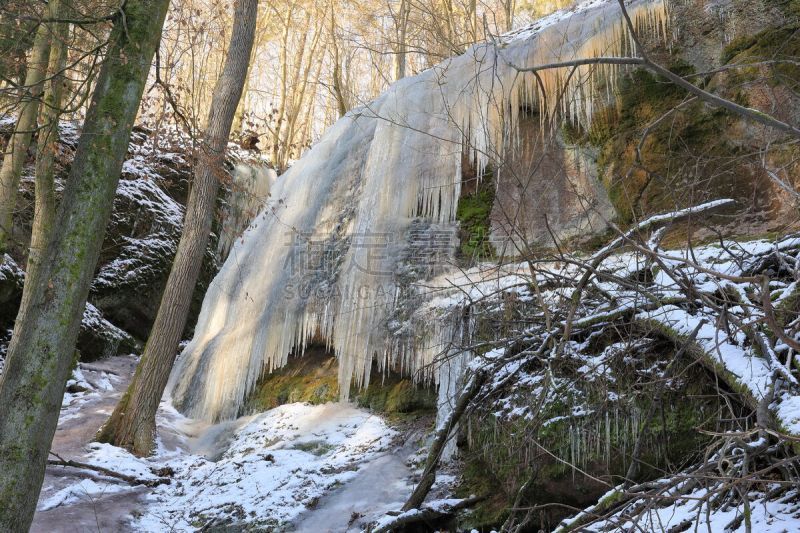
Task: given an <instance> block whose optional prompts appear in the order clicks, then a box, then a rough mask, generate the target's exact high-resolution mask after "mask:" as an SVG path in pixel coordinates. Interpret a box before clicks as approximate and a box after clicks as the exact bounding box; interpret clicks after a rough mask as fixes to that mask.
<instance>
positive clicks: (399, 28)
mask: <svg viewBox="0 0 800 533" xmlns="http://www.w3.org/2000/svg"><path fill="white" fill-rule="evenodd" d="M410 1H411V0H400V11H399V13H398V14H397V18H396V22H395V24H396V34H397V45H396V46H397V50H396V51H395V59H394V79H395V81H397V80H400V79H403V78H405V77H406V56H407V53H408V50H407V48H408V47H407V43H406V41H407V33H408V16H409V11H410V10H411V6H410Z"/></svg>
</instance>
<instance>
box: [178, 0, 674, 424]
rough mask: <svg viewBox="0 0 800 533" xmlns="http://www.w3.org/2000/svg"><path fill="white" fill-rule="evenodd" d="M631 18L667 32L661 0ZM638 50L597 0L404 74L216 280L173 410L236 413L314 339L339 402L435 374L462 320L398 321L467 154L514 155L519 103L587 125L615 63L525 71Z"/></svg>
mask: <svg viewBox="0 0 800 533" xmlns="http://www.w3.org/2000/svg"><path fill="white" fill-rule="evenodd" d="M628 10H629V14H630V15H631V18H632V20H633V22H634V24H635V25H636V26H637V27H638V28H639V30H641V31H642V32H647V33H648V34H649V35H656V36H663V37H666V29H665V28H666V26H667V18H668V17H667V9H666V6H665V4H664V1H663V0H638V1H633V2H630V3H629V5H628ZM632 53H633V44H632V39H631V36H630V35H629V33H628V31H627V30H626V26H625V24H624V23H623V19H622V17H621V12H620V9H619V6H618V4H617V3H616V2H614V1H604V0H592V1H590V2H587V3H585V4H582V5H581V6H579V7H578V8H575V9H573V10H572V11H565V12H560V13H557V14H555V15H552V16H550V17H547V18H546V19H543V20H541V21H539V22H538V23H536V24H535V25H534V26H533V27H531V28H528V29H526V30H523V31H518V32H515V33H513V34H509V35H507V36H505V37H503V38H500V39H499V40H495V41H493V42H489V43H483V44H479V45H476V46H473V47H472V48H470V49H469V50H468V51H467V52H466V53H465V54H464V55H462V56H459V57H456V58H453V59H450V60H448V61H445V62H443V63H441V64H439V65H437V66H436V67H434V68H431V69H429V70H427V71H424V72H422V73H421V74H419V75H417V76H415V77H410V78H405V79H402V80H400V81H398V82H397V83H395V84H394V85H392V86H391V87H390V88H389V89H388V90H387V91H386V92H385V93H384V94H382V95H381V96H380V97H378V98H377V99H375V100H374V101H373V102H371V103H369V104H367V105H365V106H362V107H360V108H357V109H355V110H353V111H351V112H349V113H348V114H347V115H346V116H345V117H343V118H341V119H340V120H339V121H338V122H337V123H336V124H334V125H333V126H332V127H331V128H330V129H329V130H328V131H327V132H326V133H325V135H323V136H322V138H321V139H320V141H319V142H318V143H317V144H316V145H315V146H314V147H313V148H312V149H311V150H310V151H309V152H308V153H307V154H305V156H304V157H302V158H301V159H300V160H299V161H298V162H297V163H296V164H295V165H294V166H292V167H291V168H290V169H289V170H288V171H287V172H286V173H285V174H284V175H283V176H282V177H281V178H280V179H279V180H278V181H277V182H276V183H275V185H274V187H273V189H272V191H271V197H270V200H269V202H268V203H267V204H266V206H265V208H264V211H263V212H262V214H261V215H259V217H258V218H257V219H256V220H255V221H254V222H253V223H252V225H251V226H250V228H249V229H248V230H247V231H246V233H245V235H244V237H243V239H241V240H239V241H237V242H236V243H235V244H234V246H233V249H232V250H231V252H230V256H229V257H228V259H227V261H226V262H225V264H224V266H223V268H222V270H221V271H220V273H219V274H218V276H217V277H216V278H215V280H214V282H213V283H212V284H211V287H210V288H209V290H208V293H207V295H206V298H205V301H204V302H203V308H202V312H201V315H200V318H199V320H198V325H197V328H196V330H195V331H196V333H195V337H194V339H193V340H192V341H191V343H190V344H189V345H188V346H187V347H186V349H185V350H184V352H183V354H182V356H181V358H180V359H179V362H178V364H177V365H176V368H175V371H174V372H173V376H172V382H171V383H172V388H171V393H172V397H173V401H174V402H175V404H176V406H178V407H179V408H180V409H181V410H182V411H184V412H185V413H186V414H188V415H190V416H193V417H196V418H206V419H210V420H218V419H221V418H231V417H234V416H236V415H237V414H238V412H239V411H240V409H241V405H242V403H243V401H244V399H245V398H246V395H247V394H248V393H249V391H250V390H251V389H252V387H253V386H254V385H255V383H256V381H257V380H258V379H259V377H260V376H262V375H263V374H264V373H265V372H270V371H272V370H274V369H276V368H279V367H281V366H282V365H284V364H285V363H286V360H287V358H288V356H289V354H290V353H291V352H293V351H294V352H301V351H302V349H303V347H304V346H305V345H306V343H308V342H309V341H310V340H312V339H314V338H316V339H319V340H321V341H324V342H325V343H327V344H328V345H329V346H330V347H331V348H332V349H333V350H334V352H335V353H336V355H337V357H338V360H339V384H340V390H341V391H342V394H343V396H346V395H347V393H348V391H349V389H350V386H351V383H352V382H353V379H355V384H356V385H366V384H367V383H368V382H369V378H370V371H371V370H372V367H373V363H374V364H376V365H377V367H378V369H379V370H382V369H384V368H387V367H388V366H392V367H396V368H400V369H402V370H403V371H404V372H406V373H409V374H412V375H420V371H423V370H427V371H428V372H427V375H429V376H430V375H432V373H431V372H430V369H431V368H433V366H432V363H435V359H436V358H437V356H439V355H441V354H442V353H446V352H447V349H446V347H447V345H448V344H449V341H450V340H451V338H452V335H453V334H454V333H456V332H457V330H459V329H460V328H458V327H456V326H457V322H458V321H457V320H456V321H455V324H451V323H444V324H442V325H432V326H434V327H433V328H432V329H434V330H435V331H432V332H430V333H429V334H428V335H424V336H423V335H421V334H420V333H418V332H417V331H414V330H413V328H405V327H404V326H403V324H402V322H401V321H398V320H396V318H395V315H396V314H397V312H398V309H402V307H403V305H408V300H407V299H408V298H409V297H410V296H409V295H411V294H412V293H413V289H412V288H411V284H412V283H413V282H414V281H416V280H419V279H424V278H425V277H426V276H429V275H431V274H433V273H435V267H436V265H433V264H432V263H433V262H434V261H431V259H432V258H433V259H436V258H440V257H442V256H443V257H447V256H448V254H449V253H450V251H451V249H452V246H453V229H454V227H455V225H454V216H455V210H456V206H457V202H458V198H459V195H460V190H461V180H462V160H463V157H462V156H463V155H466V156H467V157H468V159H469V160H470V162H471V163H472V166H473V167H474V168H477V172H478V176H480V175H481V173H482V171H483V169H484V168H486V166H487V165H490V164H491V163H492V161H493V157H494V156H495V154H503V153H504V152H503V151H504V148H507V147H508V146H513V145H514V144H515V142H516V139H515V137H516V131H517V130H516V124H517V121H518V118H519V115H520V108H521V107H522V106H523V105H525V106H528V107H531V108H536V109H538V110H539V114H540V116H541V117H542V125H543V127H545V128H546V127H548V126H549V125H550V124H553V123H555V122H557V121H559V120H571V121H574V122H576V123H581V124H586V123H588V122H589V121H590V119H591V116H592V110H593V108H594V102H595V101H596V100H598V101H601V100H602V101H604V100H606V99H607V98H609V96H610V95H611V93H612V92H613V80H614V77H615V74H616V71H617V69H618V68H620V67H612V66H581V67H577V68H576V69H574V70H573V69H572V68H557V69H551V70H546V71H541V72H539V73H538V75H534V74H531V73H522V72H519V71H518V70H517V69H516V68H515V67H523V68H524V67H529V66H533V65H542V64H548V63H554V62H561V61H568V60H571V59H578V58H586V57H595V56H624V55H630V54H632ZM438 263H439V264H440V263H441V261H439V262H438ZM409 329H410V330H411V332H410V333H409V332H408V330H409ZM433 374H434V377H435V373H433Z"/></svg>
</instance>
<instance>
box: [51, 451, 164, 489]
mask: <svg viewBox="0 0 800 533" xmlns="http://www.w3.org/2000/svg"><path fill="white" fill-rule="evenodd" d="M50 455H52V456H54V457H56V458H57V459H48V460H47V464H48V465H53V466H64V467H71V468H80V469H84V470H93V471H95V472H99V473H101V474H103V475H105V476H108V477H113V478H115V479H119V480H122V481H125V482H126V483H130V484H131V485H134V486H135V485H144V486H146V487H157V486H159V485H169V484H170V483H171V482H172V480H171V479H170V478H168V477H156V478H152V479H145V478H138V477H135V476H129V475H127V474H122V473H120V472H115V471H114V470H111V469H110V468H106V467H104V466H98V465H92V464H89V463H81V462H79V461H73V460H71V459H64V458H63V457H61V456H60V455H58V454H57V453H54V452H50Z"/></svg>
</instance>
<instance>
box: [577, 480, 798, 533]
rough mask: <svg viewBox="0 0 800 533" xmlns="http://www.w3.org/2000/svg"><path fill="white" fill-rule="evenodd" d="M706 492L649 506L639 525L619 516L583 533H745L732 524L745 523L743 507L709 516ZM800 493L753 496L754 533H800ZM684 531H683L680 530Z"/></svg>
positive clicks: (753, 493) (699, 490) (701, 490)
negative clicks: (673, 532) (675, 531)
mask: <svg viewBox="0 0 800 533" xmlns="http://www.w3.org/2000/svg"><path fill="white" fill-rule="evenodd" d="M707 494H708V493H707V491H706V489H697V490H695V491H692V492H690V493H689V494H686V495H684V496H680V497H677V499H676V501H675V503H674V504H672V505H666V506H664V507H659V506H655V505H654V506H648V508H647V509H646V510H645V511H644V515H643V517H641V518H638V520H637V522H636V524H634V523H633V521H631V520H627V519H626V518H625V517H624V516H620V515H619V514H616V515H612V516H611V517H609V518H607V519H605V520H603V521H601V522H598V523H595V524H592V525H591V526H590V527H587V528H582V529H581V530H582V531H598V532H599V531H609V530H610V529H613V530H614V531H669V530H671V528H675V527H677V526H678V525H679V524H689V527H690V528H691V529H686V530H691V531H740V532H744V531H745V530H746V529H745V524H744V522H743V521H742V522H741V523H739V525H738V526H737V527H735V528H730V527H729V524H731V523H734V520H736V519H742V515H743V514H744V507H743V505H741V504H740V505H738V506H731V507H730V508H726V509H715V510H714V511H713V512H709V513H707V512H706V505H708V503H707V502H706V500H705V499H704V497H705V496H706V495H707ZM798 495H799V494H798V491H797V490H796V489H794V490H790V491H789V492H788V493H787V494H784V495H783V496H781V497H780V498H778V499H768V498H766V496H765V494H763V493H761V492H750V493H749V494H748V498H749V500H750V513H751V516H750V521H751V526H752V531H758V532H759V533H788V532H791V531H798V530H800V503H798ZM678 530H680V531H683V530H684V529H678Z"/></svg>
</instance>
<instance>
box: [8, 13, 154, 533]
mask: <svg viewBox="0 0 800 533" xmlns="http://www.w3.org/2000/svg"><path fill="white" fill-rule="evenodd" d="M168 4H169V0H127V1H126V2H125V6H124V13H122V12H120V13H119V14H118V15H117V17H116V18H115V19H114V26H113V29H112V31H111V36H110V38H109V45H108V51H107V54H106V58H105V61H104V63H103V67H102V69H101V72H100V76H99V78H98V81H97V85H96V88H95V91H94V94H93V96H92V102H91V104H90V106H89V110H88V113H87V115H86V120H85V121H84V126H83V135H82V136H81V139H80V142H79V143H78V149H77V152H76V154H75V159H74V161H73V164H72V170H71V172H70V177H69V179H68V180H67V184H66V188H65V190H64V196H63V199H62V201H61V205H60V207H59V210H58V214H57V216H56V220H55V223H54V227H56V228H58V232H54V235H53V236H52V237H51V238H50V239H49V241H48V244H47V246H46V248H45V250H44V252H43V254H42V256H41V258H42V261H41V266H40V270H39V275H38V276H37V279H36V280H34V283H33V285H32V286H31V287H30V290H31V294H30V299H29V303H28V306H29V309H28V310H23V309H21V310H20V314H19V315H18V317H21V319H18V320H17V321H16V323H15V325H14V332H13V336H12V339H11V343H10V345H9V348H8V354H7V359H6V367H5V372H4V373H3V375H2V377H1V378H0V406H2V409H1V410H0V531H8V532H23V531H27V530H28V528H29V527H30V524H31V521H32V520H33V514H34V511H35V509H36V502H37V499H38V496H39V491H40V490H41V485H42V480H43V478H44V472H45V467H46V464H47V454H48V449H49V447H50V444H51V442H52V439H53V434H54V433H55V430H56V425H57V423H58V415H59V412H60V408H61V400H62V397H63V395H64V387H65V385H66V381H67V378H68V377H69V373H70V368H71V367H72V364H73V357H74V353H75V351H74V347H75V340H76V338H77V335H78V327H79V325H80V320H81V315H82V312H83V309H84V306H85V303H86V297H87V295H88V293H89V285H90V283H91V280H92V274H93V272H94V268H95V266H96V264H97V259H98V256H99V253H100V246H101V244H102V240H103V234H104V232H105V227H106V225H107V223H108V219H109V216H110V214H111V208H112V205H113V200H114V194H115V191H116V188H117V182H118V181H119V176H120V173H121V171H122V163H123V160H124V158H125V154H126V153H127V151H128V143H129V141H130V134H131V129H132V127H133V122H134V119H135V118H136V113H137V111H138V109H139V103H140V101H141V97H142V91H143V89H144V84H145V82H146V79H147V74H148V71H149V70H150V63H151V61H152V59H153V54H154V52H155V49H156V46H158V42H159V38H160V34H161V28H162V26H163V23H164V17H165V15H166V12H167V6H168Z"/></svg>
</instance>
